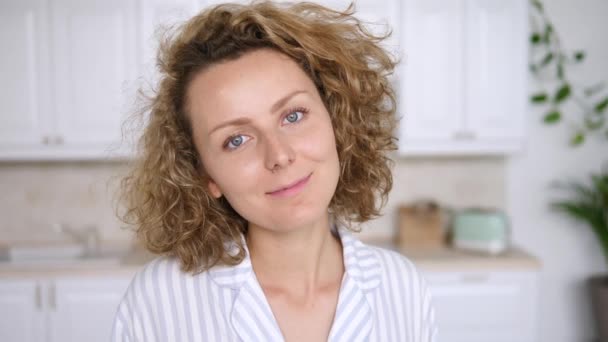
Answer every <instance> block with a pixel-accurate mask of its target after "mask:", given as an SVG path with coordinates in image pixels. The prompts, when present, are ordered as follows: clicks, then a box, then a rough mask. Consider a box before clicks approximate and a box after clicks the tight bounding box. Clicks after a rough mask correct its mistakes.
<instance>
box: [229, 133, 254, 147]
mask: <svg viewBox="0 0 608 342" xmlns="http://www.w3.org/2000/svg"><path fill="white" fill-rule="evenodd" d="M247 140H248V138H247V139H246V136H244V135H242V134H238V135H233V136H231V137H230V138H228V140H226V143H225V144H224V147H225V148H227V149H229V150H234V149H237V148H238V147H239V146H241V145H242V144H243V143H244V142H245V141H247Z"/></svg>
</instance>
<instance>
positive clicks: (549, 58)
mask: <svg viewBox="0 0 608 342" xmlns="http://www.w3.org/2000/svg"><path fill="white" fill-rule="evenodd" d="M552 60H553V52H549V53H547V54H546V55H545V57H543V59H542V61H540V66H541V67H544V66H546V65H547V64H549V63H551V61H552Z"/></svg>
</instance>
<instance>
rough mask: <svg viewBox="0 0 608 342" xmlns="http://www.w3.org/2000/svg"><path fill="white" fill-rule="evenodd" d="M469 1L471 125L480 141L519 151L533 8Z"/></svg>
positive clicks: (468, 101)
mask: <svg viewBox="0 0 608 342" xmlns="http://www.w3.org/2000/svg"><path fill="white" fill-rule="evenodd" d="M466 1H467V2H466V6H465V7H466V14H465V17H466V18H467V20H466V26H465V29H466V34H465V36H466V37H467V42H466V48H465V49H466V50H465V58H466V61H467V65H468V68H467V69H466V78H465V84H466V87H467V88H466V89H467V91H466V110H465V114H466V115H465V118H466V126H467V128H468V129H470V130H471V131H473V132H475V133H476V136H477V137H478V139H481V140H484V141H488V142H494V143H497V144H510V145H513V147H516V146H517V145H518V144H519V143H521V142H522V141H523V138H524V132H523V128H524V117H525V116H524V113H525V112H526V105H527V97H526V96H525V94H526V90H525V89H526V81H527V80H526V72H524V71H525V70H527V58H528V54H527V52H528V50H527V46H528V33H527V22H526V20H527V6H528V3H527V2H526V1H503V0H466Z"/></svg>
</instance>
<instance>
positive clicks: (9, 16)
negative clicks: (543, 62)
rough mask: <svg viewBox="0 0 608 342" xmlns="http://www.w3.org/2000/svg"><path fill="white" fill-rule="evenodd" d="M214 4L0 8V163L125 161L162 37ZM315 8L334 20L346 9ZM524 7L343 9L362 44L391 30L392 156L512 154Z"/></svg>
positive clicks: (519, 125) (497, 0)
mask: <svg viewBox="0 0 608 342" xmlns="http://www.w3.org/2000/svg"><path fill="white" fill-rule="evenodd" d="M280 1H283V0H280ZM219 2H223V1H217V0H150V1H143V0H23V1H17V0H9V1H2V2H0V19H1V20H0V44H2V46H4V47H5V53H3V54H1V55H0V71H1V74H2V75H3V76H4V78H3V80H4V82H3V84H2V85H1V86H0V101H1V102H2V104H3V106H2V109H1V112H0V160H43V159H54V160H63V159H77V160H81V159H98V160H102V159H107V158H117V157H119V158H124V157H127V158H128V157H131V156H132V155H133V152H132V143H133V142H134V140H135V138H136V133H134V132H132V131H130V130H128V129H127V130H125V131H124V133H125V135H124V136H123V123H125V121H126V119H127V117H128V115H130V114H132V113H133V111H135V110H137V102H136V101H137V91H138V89H143V90H144V91H146V90H149V89H152V88H153V85H154V84H155V82H156V81H157V80H158V74H157V71H156V60H155V59H156V52H157V48H158V42H159V39H161V37H162V36H163V32H164V30H165V29H168V30H169V33H170V32H171V30H172V27H175V25H177V24H179V23H180V22H183V20H185V19H187V18H189V17H191V16H193V15H195V14H196V13H197V12H198V11H199V10H200V9H202V8H205V7H207V6H210V5H213V4H217V3H219ZM238 2H248V1H238ZM316 2H318V3H321V4H323V5H326V6H329V7H332V8H334V9H338V10H343V9H346V8H347V7H348V5H349V4H350V0H317V1H316ZM526 6H527V2H526V0H515V1H502V0H454V1H444V0H406V1H398V0H391V1H382V2H380V1H373V0H357V1H355V9H356V15H357V16H358V17H359V18H360V19H361V20H363V21H364V22H365V23H366V24H367V26H368V28H370V29H371V31H372V32H376V33H383V32H385V31H386V30H387V29H391V30H392V36H391V37H390V38H389V39H388V40H387V41H386V42H385V43H384V47H385V48H386V49H387V50H389V51H390V52H392V53H394V54H395V55H396V56H397V57H398V58H399V59H400V60H401V64H400V65H399V67H398V69H397V72H396V74H395V75H394V77H393V78H392V81H393V83H394V85H395V86H396V88H397V92H398V115H399V117H400V118H401V120H400V131H399V137H400V142H399V144H400V152H401V153H402V154H403V155H420V154H462V153H465V154H471V153H475V154H478V153H481V154H485V153H494V154H496V153H497V154H504V153H510V152H512V151H515V150H516V149H517V148H518V147H519V146H520V145H521V143H522V141H523V139H524V115H525V109H526V99H527V96H526V71H527V67H526V58H527V50H526V47H527V33H526V31H527V22H526V16H527V7H526ZM387 25H388V26H387ZM159 28H160V29H159ZM127 122H128V121H127ZM125 127H126V128H130V127H129V126H125Z"/></svg>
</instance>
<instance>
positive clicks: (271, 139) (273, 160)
mask: <svg viewBox="0 0 608 342" xmlns="http://www.w3.org/2000/svg"><path fill="white" fill-rule="evenodd" d="M265 138H266V139H265V140H266V146H265V147H266V151H265V152H266V156H265V160H264V162H265V166H266V168H267V169H268V170H270V171H272V172H274V171H277V170H279V169H282V168H284V167H286V166H288V165H289V164H291V163H293V162H294V161H295V159H296V153H295V151H294V149H293V148H292V146H291V144H290V142H289V139H287V137H284V136H282V135H281V134H272V135H271V134H268V135H266V137H265Z"/></svg>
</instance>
